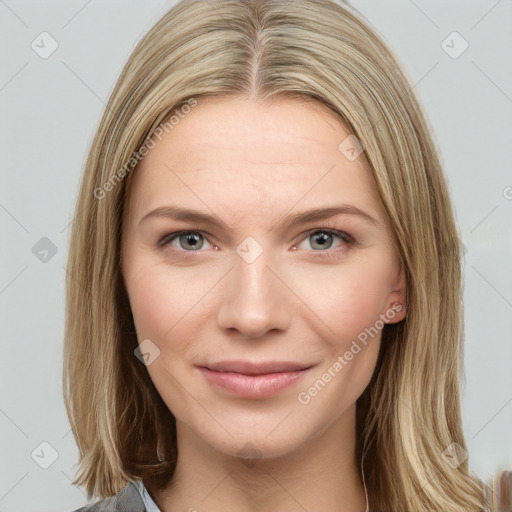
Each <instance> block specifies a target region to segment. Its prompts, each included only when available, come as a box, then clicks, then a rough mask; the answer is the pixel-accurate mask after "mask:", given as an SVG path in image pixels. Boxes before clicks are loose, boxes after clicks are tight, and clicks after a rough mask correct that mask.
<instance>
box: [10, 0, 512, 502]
mask: <svg viewBox="0 0 512 512" xmlns="http://www.w3.org/2000/svg"><path fill="white" fill-rule="evenodd" d="M173 3H174V2H172V1H167V2H164V1H158V0H152V1H144V2H143V1H142V0H140V1H126V0H124V1H113V0H108V1H101V2H100V1H99V0H89V1H84V0H80V1H76V0H73V1H69V0H68V1H63V0H61V1H53V2H50V1H46V2H37V1H23V0H5V1H4V0H0V38H1V53H2V65H1V68H0V105H1V141H2V162H1V169H2V172H1V180H2V181H1V187H0V225H1V243H2V251H1V255H2V260H1V262H2V264H1V266H0V308H1V321H2V327H1V332H2V338H1V348H2V358H1V367H0V374H1V386H0V393H1V394H0V433H1V437H0V447H1V453H0V464H1V467H0V512H6V511H9V512H26V511H28V510H30V511H32V512H50V511H51V512H55V511H58V510H60V511H62V512H70V511H71V510H74V509H75V508H77V507H79V506H81V505H83V504H85V503H86V501H87V500H86V497H85V494H84V493H83V492H82V490H81V489H78V488H76V487H72V486H71V485H70V479H71V477H72V475H73V473H74V465H75V463H76V460H77V448H76V444H75V441H74V439H73V436H72V434H71V433H70V426H69V423H68V420H67V417H66V414H65V410H64V406H63V401H62V398H61V374H62V373H61V361H62V356H61V351H62V338H63V323H64V287H63V284H64V275H65V270H64V267H65V264H66V255H67V237H68V232H69V230H68V224H69V223H70V221H71V218H72V210H73V205H74V201H75V196H76V190H77V186H78V182H79V177H80V174H81V170H82V167H83V163H84V159H85V155H86V152H87V150H88V148H89V145H90V143H91V140H92V137H93V133H94V130H95V129H96V127H97V123H98V121H99V117H100V114H101V112H102V110H103V108H104V103H105V102H106V100H107V98H108V96H109V94H110V92H111V90H112V88H113V85H114V83H115V80H116V79H117V77H118V75H119V73H120V72H121V69H122V66H123V64H124V62H125V61H126V59H127V58H128V56H129V54H130V53H131V51H132V50H133V48H134V46H135V44H136V43H137V42H138V40H139V39H140V38H141V36H142V35H143V34H144V33H145V32H146V31H147V30H148V29H149V28H150V27H151V26H152V25H153V24H154V23H155V22H156V21H157V20H158V19H159V18H160V17H161V15H163V14H164V12H165V11H166V10H167V9H168V8H170V7H171V6H172V5H173ZM353 4H354V5H355V6H356V7H357V8H358V9H359V10H360V11H361V12H362V14H363V15H364V16H365V17H366V18H367V19H368V20H369V21H370V22H371V24H372V25H373V26H374V27H375V28H376V29H377V30H378V32H379V33H380V35H381V36H382V37H383V38H384V40H385V41H386V42H387V43H388V44H389V45H390V47H391V48H392V49H393V50H394V51H395V53H396V54H397V55H398V57H399V59H400V60H401V61H402V63H403V65H404V66H405V68H406V71H407V73H408V75H409V77H410V80H411V83H412V84H414V91H415V93H416V94H417V95H418V96H419V98H420V101H421V102H422V103H423V104H424V105H425V108H426V111H427V114H428V116H429V118H430V121H431V123H432V127H433V129H434V132H435V134H436V139H437V141H438V144H439V148H440V150H441V154H442V158H443V161H444V164H445V170H446V173H447V176H448V180H449V185H450V190H451V193H452V197H453V200H454V203H455V207H456V211H457V218H458V222H459V224H460V229H461V233H462V237H463V240H464V244H465V246H466V247H467V253H466V257H465V258H466V259H465V261H466V266H465V304H466V333H467V344H466V350H465V365H466V384H465V387H464V401H463V414H464V416H463V420H464V430H465V434H466V439H467V442H468V445H469V453H470V467H471V469H472V470H473V471H474V472H475V473H477V474H478V475H479V476H481V477H482V478H485V479H488V478H490V477H491V476H492V475H493V474H496V473H497V472H498V471H500V470H502V469H505V468H509V469H512V465H511V464H512V440H511V434H512V403H511V402H512V371H511V368H512V343H511V341H512V340H511V334H510V333H511V331H512V271H511V265H512V227H511V224H512V171H511V160H512V152H511V148H512V137H511V133H512V131H511V129H510V123H511V120H512V73H511V70H512V64H511V63H512V59H511V58H510V55H511V48H512V31H511V30H510V27H511V26H512V24H511V21H512V20H511V18H512V2H511V1H510V0H499V1H494V0H493V1H490V0H485V1H484V0H472V1H449V2H447V1H446V0H435V1H434V0H415V2H413V1H412V0H395V1H386V2H383V1H381V0H371V1H369V0H357V1H355V2H353ZM43 31H47V32H49V33H50V34H51V36H52V37H53V38H54V39H55V40H56V41H57V43H58V48H57V50H56V51H55V52H54V53H53V54H52V55H51V56H49V57H48V58H47V59H43V58H41V57H40V56H39V54H38V53H36V52H35V51H34V50H33V49H32V48H31V43H32V41H34V40H35V41H36V43H37V42H38V41H40V38H39V37H38V36H39V35H40V34H41V32H43ZM453 31H457V32H458V33H459V34H460V35H461V36H462V37H463V38H464V40H465V41H467V43H468V44H469V48H468V49H467V50H466V51H465V52H464V53H462V54H461V55H460V56H458V58H452V57H451V56H450V55H448V54H447V53H446V51H445V49H449V51H451V52H452V54H453V53H459V52H460V50H461V49H462V48H463V46H462V45H463V44H464V43H463V41H462V40H459V39H457V36H454V35H450V34H452V32H453ZM447 38H448V39H447ZM443 41H445V43H442V42H443ZM39 45H40V46H41V43H40V42H39ZM443 46H444V48H445V49H443ZM450 47H451V48H450ZM45 48H46V49H48V48H49V40H46V43H45ZM43 237H47V238H48V239H49V240H51V242H52V243H53V244H54V245H55V248H56V250H57V252H56V254H55V255H53V256H52V255H51V252H50V253H48V255H47V256H46V258H47V261H46V262H44V261H41V259H40V258H43V259H44V254H43V253H40V254H39V257H37V256H36V254H34V252H33V250H32V248H33V247H34V246H35V245H36V244H37V243H38V241H39V240H40V239H41V238H43ZM39 243H44V242H39ZM46 243H48V242H46ZM37 247H39V246H36V249H37ZM35 252H36V253H37V250H35ZM42 442H46V443H49V444H50V445H51V446H52V447H53V449H54V450H55V451H56V452H57V454H58V457H57V459H56V460H55V461H54V462H53V463H52V464H51V465H50V466H49V467H48V469H43V468H41V467H40V465H38V463H40V464H41V463H43V464H44V463H46V464H48V463H49V462H51V460H52V459H51V456H52V453H53V452H52V449H50V448H48V447H47V446H46V445H42V446H41V443H42ZM34 450H35V454H34V459H35V460H37V462H38V463H36V462H35V460H34V459H33V458H32V455H31V454H32V453H33V452H34Z"/></svg>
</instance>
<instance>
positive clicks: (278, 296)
mask: <svg viewBox="0 0 512 512" xmlns="http://www.w3.org/2000/svg"><path fill="white" fill-rule="evenodd" d="M350 133H351V132H350V130H349V129H348V128H347V127H346V126H345V125H344V124H343V123H342V122H341V121H340V120H339V119H338V117H337V116H335V115H334V113H332V112H330V111H329V110H328V109H327V108H326V107H323V106H321V105H319V104H311V103H310V104H306V103H305V102H299V101H298V100H292V99H285V100H278V101H276V102H274V103H272V104H263V103H261V102H259V101H257V100H255V99H252V98H251V99H249V98H242V97H235V96H229V97H216V98H208V99H204V98H200V99H199V104H198V106H197V107H195V108H194V109H193V110H192V112H191V113H190V114H188V115H187V116H186V117H185V118H184V119H182V120H180V122H179V124H178V125H177V126H175V127H174V129H173V130H172V131H170V133H169V134H166V135H164V137H163V139H162V141H161V142H158V145H157V146H156V147H155V148H154V149H152V150H151V151H150V152H149V154H148V155H147V156H146V157H145V158H144V160H143V161H142V162H141V164H140V165H139V167H138V168H137V170H136V171H135V173H134V175H133V179H134V181H133V183H132V186H133V188H132V189H131V192H130V201H129V208H128V210H127V212H126V218H125V223H124V226H123V238H122V243H123V259H122V271H123V276H124V280H125V284H126V288H127V292H128V296H129V299H130V305H131V308H132V312H133V317H134V322H135V327H136V331H137V337H138V340H139V343H141V342H142V341H143V340H146V339H149V340H151V343H152V344H154V345H152V346H156V347H158V350H159V351H160V353H159V355H158V357H156V358H155V359H154V361H152V362H151V364H149V365H148V366H147V371H148V372H149V375H150V377H151V379H152V381H153V382H154V384H155V387H156V389H157V390H158V392H159V394H160V395H161V397H162V399H163V401H164V402H165V403H166V405H167V406H168V408H169V409H170V410H171V411H172V413H173V414H174V416H175V417H176V424H177V432H178V453H179V456H178V462H177V467H176V474H175V477H174V478H173V480H172V482H171V484H170V486H169V488H168V489H166V490H165V492H161V493H159V494H157V495H156V496H155V497H154V498H155V501H156V502H157V505H158V506H159V507H160V509H161V510H162V511H163V512H178V511H187V510H198V511H200V512H202V511H208V512H221V511H222V512H231V511H233V512H234V511H236V512H256V511H261V510H272V511H273V512H295V511H297V512H298V511H304V510H309V511H313V510H329V511H336V512H363V511H364V510H365V506H366V500H365V494H364V488H363V484H362V480H361V474H360V472H359V470H358V461H357V459H356V451H355V447H356V428H355V427H356V424H355V412H356V405H355V404H356V400H357V399H358V397H359V396H360V395H361V394H362V392H363V391H364V389H365V387H366V386H367V385H368V383H369V381H370V378H371V376H372V374H373V371H374V368H375V364H376V361H377V357H378V352H379V347H380V338H381V330H380V329H379V330H378V333H377V334H373V335H372V336H369V337H368V340H367V343H366V344H363V343H361V342H358V345H359V350H357V349H354V350H352V352H351V353H352V357H351V356H350V354H348V355H347V356H345V354H346V353H347V351H349V352H350V349H351V347H354V345H353V342H354V341H357V340H358V335H359V336H360V338H359V340H361V333H363V332H365V329H368V328H370V327H372V326H376V325H377V326H378V325H379V321H380V320H381V319H384V322H385V323H395V322H398V321H400V320H402V319H403V313H404V312H403V310H402V311H400V312H399V311H397V309H393V307H394V305H395V307H396V304H398V303H402V304H403V302H404V287H405V281H404V273H403V269H402V266H401V265H400V260H399V258H398V256H397V253H396V250H395V248H394V245H393V242H392V237H391V235H390V230H389V227H388V226H387V224H386V221H385V217H384V214H383V212H382V210H381V207H380V203H379V201H378V197H377V195H376V193H375V191H374V190H373V188H372V186H371V181H370V180H369V176H370V174H369V168H368V163H367V161H366V157H365V155H364V153H362V154H361V155H360V156H359V157H358V158H355V159H349V158H347V156H346V154H344V153H343V152H342V151H340V149H338V146H339V144H340V143H341V142H342V141H343V140H344V139H345V138H346V137H347V136H348V135H350ZM341 205H349V206H350V207H352V209H351V210H349V209H347V208H345V209H344V210H343V211H342V212H341V213H336V214H335V215H333V216H330V217H328V218H325V219H318V218H317V219H316V220H315V219H312V220H309V221H307V222H305V223H297V222H292V221H289V220H287V219H286V217H288V216H291V215H295V214H297V213H299V212H304V211H306V210H310V209H320V208H326V207H339V206H341ZM170 206H176V207H181V208H187V209H191V210H196V211H199V212H201V213H204V214H206V215H209V216H211V217H213V220H215V221H216V222H217V224H206V223H205V222H203V221H198V220H176V219H174V218H171V217H170V216H165V215H154V214H153V215H149V216H147V215H148V213H150V212H152V211H154V210H155V209H157V208H160V207H170ZM356 209H358V211H361V212H364V214H360V213H356ZM365 214H366V215H365ZM179 231H184V232H188V233H185V234H183V236H181V237H180V236H179V235H178V236H176V237H174V239H172V233H176V232H179ZM190 231H192V233H190ZM334 231H337V232H338V233H336V232H334ZM346 234H348V235H349V236H350V237H351V238H347V235H346ZM168 235H171V236H168ZM164 237H165V238H164ZM247 237H252V238H249V239H247V240H246V238H247ZM352 240H353V241H352ZM159 242H162V243H161V244H159ZM260 251H261V253H260ZM383 315H384V316H383ZM380 326H382V322H380ZM340 356H341V357H342V359H341V360H342V361H343V363H340V362H339V361H340V359H339V357H340ZM235 360H236V361H241V360H243V361H245V362H252V363H261V362H274V363H276V362H277V363H282V362H287V363H294V364H295V365H296V366H297V367H298V368H300V369H299V370H297V371H296V372H295V373H293V375H295V376H296V377H297V378H295V377H294V378H293V379H292V380H291V381H290V382H289V383H288V385H287V386H285V387H283V388H282V389H279V390H278V391H277V392H268V387H267V388H266V387H265V386H266V385H267V384H268V381H265V382H266V383H267V384H265V382H263V384H261V387H260V383H259V382H260V381H258V382H256V381H257V379H258V378H257V377H254V376H248V377H245V378H244V380H243V382H242V384H241V386H242V388H241V389H239V388H236V389H234V390H233V389H226V388H225V387H222V386H219V385H217V383H218V380H216V378H217V377H218V376H219V373H220V371H219V372H215V371H214V370H215V368H212V367H213V366H215V364H216V363H219V362H222V361H235ZM336 361H338V365H337V366H333V365H334V364H335V363H336ZM205 368H210V370H207V369H205ZM227 373H228V374H229V378H231V377H233V374H234V373H235V372H227ZM239 373H244V372H239ZM247 373H248V372H247ZM259 373H260V374H265V371H263V370H261V369H260V371H259ZM280 373H281V375H285V376H290V375H291V374H292V373H291V371H290V372H286V371H282V372H280ZM325 374H327V377H325ZM212 375H213V376H214V377H215V378H214V377H212V378H211V379H210V378H209V377H208V376H212ZM225 375H226V374H225ZM329 376H330V378H329ZM235 377H236V375H235ZM260 377H261V375H260ZM267 377H268V375H263V380H265V379H266V378H267ZM322 377H323V381H322V382H323V386H318V388H315V387H314V385H315V383H317V382H318V381H319V379H320V380H322ZM251 379H254V381H253V380H251ZM230 382H235V384H236V382H237V381H236V379H235V381H230ZM248 382H249V383H252V382H255V384H254V385H252V384H248ZM244 386H249V389H248V391H247V388H246V387H244ZM312 387H313V389H312V390H311V388H312ZM244 393H246V394H244ZM300 397H302V398H300ZM192 507H193V508H192Z"/></svg>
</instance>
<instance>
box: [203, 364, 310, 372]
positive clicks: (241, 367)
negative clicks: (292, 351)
mask: <svg viewBox="0 0 512 512" xmlns="http://www.w3.org/2000/svg"><path fill="white" fill-rule="evenodd" d="M312 366H314V365H312V364H303V363H297V362H294V361H262V362H259V363H255V362H252V361H241V360H236V361H218V362H216V363H211V364H207V365H204V368H208V369H209V370H212V371H214V372H233V373H242V374H244V375H264V374H267V373H281V372H294V371H298V370H307V369H308V368H311V367H312Z"/></svg>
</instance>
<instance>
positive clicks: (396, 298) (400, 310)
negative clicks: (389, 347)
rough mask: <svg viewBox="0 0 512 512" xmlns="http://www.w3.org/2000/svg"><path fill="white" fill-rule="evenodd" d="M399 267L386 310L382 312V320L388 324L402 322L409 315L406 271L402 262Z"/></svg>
mask: <svg viewBox="0 0 512 512" xmlns="http://www.w3.org/2000/svg"><path fill="white" fill-rule="evenodd" d="M399 265H400V266H399V270H398V273H397V276H396V278H395V280H394V282H393V283H392V285H391V291H390V292H389V295H388V297H387V301H386V309H385V310H384V311H383V312H382V315H383V316H382V318H383V320H384V321H385V322H386V323H387V324H396V323H398V322H401V321H402V320H403V319H404V318H405V316H406V314H407V304H406V299H407V298H406V293H405V290H406V280H405V270H404V265H403V263H402V261H401V260H400V263H399Z"/></svg>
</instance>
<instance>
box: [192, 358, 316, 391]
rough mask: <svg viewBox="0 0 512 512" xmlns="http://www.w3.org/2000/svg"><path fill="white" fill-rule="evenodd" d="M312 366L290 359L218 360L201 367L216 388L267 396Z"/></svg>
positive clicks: (294, 379) (284, 387)
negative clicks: (255, 361) (260, 360)
mask: <svg viewBox="0 0 512 512" xmlns="http://www.w3.org/2000/svg"><path fill="white" fill-rule="evenodd" d="M313 366H315V365H312V364H301V363H296V362H291V361H265V362H260V363H253V362H251V361H219V362H217V363H212V364H208V365H207V366H199V367H198V368H199V370H200V371H201V373H202V374H203V376H204V377H205V379H206V380H207V382H208V383H209V384H210V385H211V386H213V387H214V388H215V389H216V390H219V389H221V390H223V391H225V392H228V393H229V394H232V395H233V394H234V395H237V396H239V397H242V398H250V399H264V398H270V397H272V396H274V395H276V394H278V393H279V392H280V391H283V390H284V389H286V388H288V387H290V386H292V385H293V384H296V383H297V381H298V380H300V379H301V378H302V377H303V376H304V375H305V374H306V373H307V372H308V371H309V370H310V369H311V368H313Z"/></svg>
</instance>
